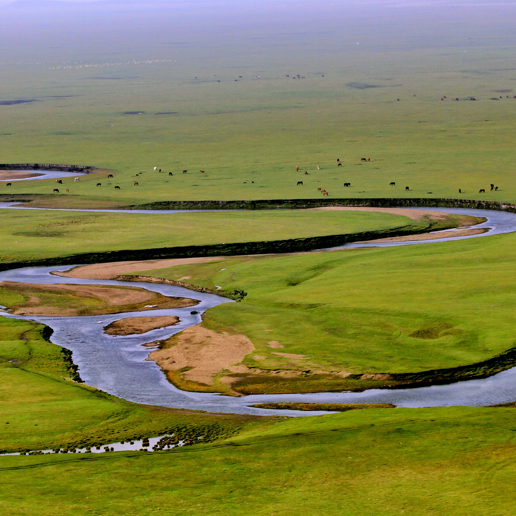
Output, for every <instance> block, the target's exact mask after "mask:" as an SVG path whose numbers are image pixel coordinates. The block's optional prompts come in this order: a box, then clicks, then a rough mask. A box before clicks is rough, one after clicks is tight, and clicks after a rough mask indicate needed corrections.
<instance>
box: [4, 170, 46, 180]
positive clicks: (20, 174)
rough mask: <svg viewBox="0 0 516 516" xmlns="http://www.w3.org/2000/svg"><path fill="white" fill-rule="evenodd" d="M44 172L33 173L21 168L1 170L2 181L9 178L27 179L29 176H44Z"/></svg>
mask: <svg viewBox="0 0 516 516" xmlns="http://www.w3.org/2000/svg"><path fill="white" fill-rule="evenodd" d="M42 175H43V174H33V173H31V172H24V171H21V170H0V181H9V179H27V178H29V177H37V176H42Z"/></svg>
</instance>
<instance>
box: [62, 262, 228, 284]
mask: <svg viewBox="0 0 516 516" xmlns="http://www.w3.org/2000/svg"><path fill="white" fill-rule="evenodd" d="M220 259H221V258H220V257H206V258H171V259H167V260H144V261H134V262H110V263H96V264H93V265H83V266H80V267H75V268H73V269H71V270H70V271H66V272H53V274H54V275H56V276H63V277H67V278H84V279H114V278H116V277H117V276H120V275H123V274H131V273H132V272H139V271H150V270H154V269H165V268H167V267H175V266H177V265H189V264H192V263H204V262H212V261H214V260H220Z"/></svg>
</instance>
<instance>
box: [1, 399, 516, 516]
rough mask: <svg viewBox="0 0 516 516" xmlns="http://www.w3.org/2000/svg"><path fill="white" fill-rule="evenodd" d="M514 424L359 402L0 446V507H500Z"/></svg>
mask: <svg viewBox="0 0 516 516" xmlns="http://www.w3.org/2000/svg"><path fill="white" fill-rule="evenodd" d="M513 430H514V409H511V408H496V409H495V408H476V409H474V408H457V407H456V408H447V409H419V410H408V409H395V410H392V409H389V410H383V411H382V410H381V409H375V410H356V411H350V412H346V413H344V414H339V415H332V416H323V417H315V418H301V419H295V420H289V421H284V422H277V423H273V424H271V423H267V424H266V425H263V424H262V425H261V426H259V427H254V428H249V429H247V431H243V432H242V433H240V434H239V435H237V436H235V437H232V438H231V439H229V440H228V441H226V442H222V443H219V444H215V443H214V444H213V445H198V446H194V447H191V448H189V449H179V450H177V451H173V452H160V453H155V454H152V455H151V454H146V453H137V452H133V453H115V454H102V455H82V456H77V455H73V456H70V455H58V456H43V457H17V458H11V457H4V458H2V463H1V465H0V476H1V478H2V483H1V484H0V493H1V496H0V500H1V501H0V507H1V508H2V509H3V510H4V511H5V512H16V511H18V512H19V513H21V514H36V513H37V514H41V515H43V516H45V515H50V514H55V513H56V511H58V512H59V513H60V514H63V515H72V514H104V515H115V514H130V515H133V514H134V515H140V514H157V513H163V512H173V513H174V514H181V515H183V514H185V515H186V514H195V515H203V514H209V515H212V514H216V515H222V514H231V515H241V514H242V512H246V513H250V514H251V513H252V514H257V515H270V514H275V515H279V516H283V515H285V516H286V515H290V514H292V513H293V512H298V511H300V512H305V513H308V514H324V515H330V514H339V515H341V514H342V515H352V514H371V515H375V516H376V515H382V516H391V515H395V514H415V515H436V514H458V515H478V516H483V515H485V514H499V515H504V516H505V515H507V516H508V515H511V514H513V512H514V503H515V501H516V500H515V495H514V491H513V490H512V489H510V488H509V486H512V485H513V483H514V475H515V466H514V463H515V451H514V431H513ZM63 472H65V473H66V474H64V473H63ZM502 486H504V487H502Z"/></svg>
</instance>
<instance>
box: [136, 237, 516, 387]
mask: <svg viewBox="0 0 516 516" xmlns="http://www.w3.org/2000/svg"><path fill="white" fill-rule="evenodd" d="M515 246H516V237H514V236H513V235H505V236H494V237H485V238H480V239H473V240H467V241H460V242H450V243H442V244H431V245H422V246H409V247H401V248H384V249H361V250H360V249H359V250H348V251H335V252H331V253H314V254H308V255H306V254H305V255H298V256H284V257H255V258H252V257H247V258H240V257H235V258H230V259H222V260H221V261H218V262H209V263H201V264H192V265H181V266H178V267H173V268H170V269H164V270H152V271H145V272H143V274H145V275H149V276H155V277H163V278H167V279H179V278H181V277H189V278H190V279H189V280H188V281H189V282H190V283H193V284H196V285H200V286H204V287H208V288H213V286H214V285H219V286H221V287H222V288H223V289H226V290H231V289H234V288H238V289H242V290H244V291H245V292H247V293H248V295H247V297H246V298H245V299H244V301H243V302H241V303H238V304H229V305H220V306H218V307H215V308H213V309H211V310H210V311H209V312H208V314H207V317H206V318H205V320H204V322H203V325H204V326H205V327H207V328H209V329H211V330H214V331H218V332H221V331H228V329H229V331H230V332H231V333H236V334H244V335H246V336H247V337H249V338H250V339H251V341H252V342H253V344H254V346H255V348H256V349H255V352H253V353H251V354H250V355H248V356H247V357H246V359H245V360H244V364H245V365H246V366H247V367H248V368H250V369H249V370H248V371H247V373H245V374H242V375H238V374H229V376H230V377H232V378H233V380H234V381H235V382H236V383H234V384H233V386H232V387H233V389H236V390H237V391H239V392H245V393H249V392H289V391H290V390H294V391H295V390H297V389H300V390H303V389H306V390H308V391H317V390H334V389H342V388H350V387H355V388H356V387H360V386H362V387H368V386H369V387H371V386H377V385H380V384H385V383H387V384H390V383H391V381H392V378H389V377H378V380H379V381H376V379H375V376H374V375H377V374H381V373H417V372H422V371H427V370H432V369H439V368H449V367H459V366H464V365H468V364H473V363H476V362H480V361H483V360H486V359H488V358H491V357H494V356H496V355H498V354H500V353H502V352H504V351H506V350H508V349H511V348H513V347H514V338H513V331H512V329H513V327H514V324H515V323H516V321H515V320H514V318H513V312H514V310H513V308H514V299H513V294H512V292H513V290H514V287H515V286H514V285H513V284H512V281H513V280H512V278H513V277H515V269H514V268H515V263H514V260H513V258H512V256H513V251H512V249H513V248H514V247H515ZM486 306H489V310H486ZM493 314H496V316H494V315H493ZM178 338H180V336H176V337H173V338H172V340H174V339H178ZM271 343H272V344H271ZM278 344H279V345H280V346H281V347H282V348H281V349H277V348H278V347H280V346H278ZM282 370H289V371H297V373H298V376H299V377H296V378H292V379H282V378H279V377H278V376H277V372H278V371H282ZM307 371H308V373H307ZM323 373H325V374H323ZM349 373H353V376H351V377H348V378H342V375H343V374H349ZM362 374H364V376H360V375H362ZM339 375H340V376H339ZM356 375H359V376H358V377H357V376H356ZM239 376H242V378H240V380H238V378H239ZM239 382H240V383H239Z"/></svg>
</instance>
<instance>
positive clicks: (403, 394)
mask: <svg viewBox="0 0 516 516" xmlns="http://www.w3.org/2000/svg"><path fill="white" fill-rule="evenodd" d="M423 209H425V210H428V209H429V208H423ZM88 211H89V210H88ZM435 211H443V212H449V213H457V214H464V215H473V216H477V217H485V218H487V221H486V222H485V223H483V224H480V225H478V226H475V227H478V228H482V227H484V228H489V230H488V231H487V232H486V233H483V234H481V235H475V236H467V237H459V238H483V237H486V236H489V235H495V234H503V233H510V232H514V231H516V214H512V213H508V212H501V211H488V210H469V209H459V208H456V209H455V208H435ZM131 213H137V211H131ZM144 213H152V212H149V211H145V212H144ZM455 239H456V238H454V239H453V240H455ZM449 240H452V239H446V241H449ZM439 241H442V240H432V241H422V242H416V241H415V242H401V243H391V242H390V243H382V244H378V243H377V244H374V243H366V244H364V243H360V244H359V243H354V244H348V245H346V246H344V247H342V248H356V247H371V246H377V247H378V246H381V247H384V246H393V245H414V244H417V245H429V244H431V243H434V242H439ZM78 265H79V264H78ZM73 267H75V266H73ZM73 267H71V266H69V265H67V266H52V267H27V268H22V269H13V270H9V271H4V272H0V281H15V282H22V283H45V284H63V283H68V284H82V285H84V284H88V285H117V286H129V287H135V284H134V283H131V282H122V281H113V280H111V281H108V280H86V279H77V278H67V277H61V276H55V275H52V274H51V273H52V271H65V270H69V269H71V268H73ZM137 286H138V287H141V288H145V289H148V290H151V291H154V292H159V293H161V294H163V295H164V296H171V297H187V298H191V299H196V300H198V301H199V304H198V305H196V306H195V307H193V308H178V309H166V310H152V311H145V312H130V313H119V314H112V315H105V316H100V317H99V316H88V317H43V316H20V315H11V314H3V316H4V317H11V318H16V319H29V320H33V321H37V322H40V323H43V324H45V325H47V326H49V327H51V328H52V329H53V330H54V333H53V335H52V337H51V341H52V342H53V343H54V344H57V345H59V346H62V347H64V348H67V349H69V350H71V351H72V352H73V361H74V363H75V364H76V365H77V366H78V367H79V374H80V376H81V378H82V379H83V381H84V382H85V383H86V384H88V385H91V386H94V387H96V388H98V389H101V390H103V391H105V392H108V393H109V394H112V395H115V396H117V397H120V398H123V399H125V400H128V401H131V402H136V403H142V404H147V405H157V406H163V407H172V408H183V409H192V410H203V411H208V412H224V413H239V414H256V415H282V416H310V415H315V414H322V413H323V412H301V411H294V410H281V411H277V410H268V409H258V408H254V407H251V406H250V405H254V404H257V403H272V402H274V403H277V402H302V403H392V404H394V405H396V406H398V407H435V406H451V405H467V406H484V405H491V404H496V403H506V402H511V401H514V400H516V368H513V369H509V370H507V371H504V372H502V373H499V374H497V375H495V376H492V377H490V378H486V379H482V380H470V381H464V382H457V383H455V384H451V385H436V386H431V387H420V388H411V389H392V390H383V389H373V390H368V391H365V392H358V393H356V392H337V393H334V392H332V393H316V394H281V395H251V396H245V397H240V398H238V397H230V396H222V395H219V394H211V393H196V392H186V391H181V390H179V389H177V388H176V387H174V386H173V385H172V384H170V383H169V382H168V381H167V379H166V377H165V375H164V374H163V372H162V371H161V369H160V368H159V366H158V365H157V364H155V363H154V362H152V361H147V360H146V358H147V356H148V355H149V352H150V350H151V349H152V348H149V347H145V346H143V344H146V343H149V342H153V341H156V340H164V339H167V338H169V337H170V336H172V335H174V334H176V333H178V332H180V331H182V330H184V329H185V328H188V327H190V326H193V325H196V324H199V323H200V322H201V316H202V313H203V312H205V311H206V310H208V309H209V308H211V307H214V306H216V305H219V304H222V303H229V302H232V301H230V300H229V299H226V298H223V297H219V296H216V295H213V294H204V293H199V292H194V291H191V290H187V289H184V288H181V287H175V286H171V285H161V284H155V283H140V282H139V283H138V284H137ZM192 312H194V313H192ZM150 315H152V316H177V317H178V318H179V323H178V324H176V325H175V326H170V327H167V328H160V329H156V330H152V331H149V332H147V333H144V334H141V335H129V336H110V335H107V334H105V333H104V327H105V326H107V325H108V324H110V323H111V322H113V321H117V320H119V319H123V318H128V317H139V316H142V317H143V316H150Z"/></svg>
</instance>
